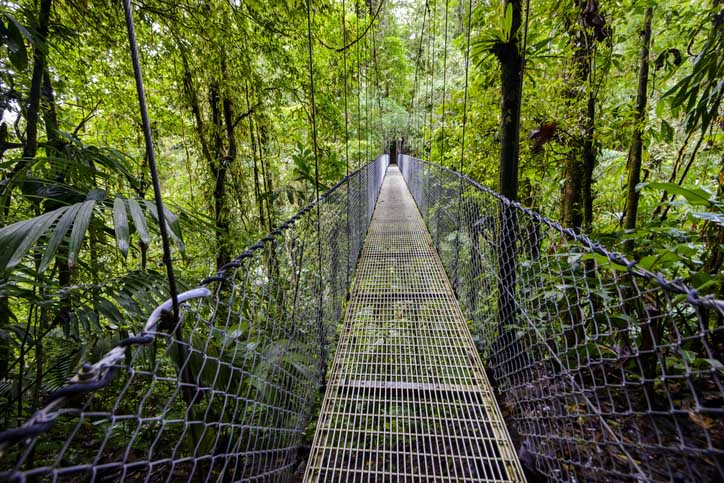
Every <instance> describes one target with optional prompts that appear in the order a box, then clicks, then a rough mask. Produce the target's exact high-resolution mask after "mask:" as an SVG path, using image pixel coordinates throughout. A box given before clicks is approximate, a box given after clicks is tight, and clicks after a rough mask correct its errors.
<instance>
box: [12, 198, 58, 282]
mask: <svg viewBox="0 0 724 483" xmlns="http://www.w3.org/2000/svg"><path fill="white" fill-rule="evenodd" d="M63 211H64V210H62V209H58V210H53V211H51V212H49V213H45V214H44V215H40V216H37V217H35V218H31V219H29V220H25V221H21V222H18V223H13V224H12V225H10V226H7V227H5V228H3V229H0V246H2V247H3V250H7V253H12V256H11V257H10V259H9V260H8V261H7V263H6V264H5V266H4V267H2V268H3V269H4V270H10V269H12V268H14V267H15V266H17V265H18V264H19V263H20V261H21V260H22V259H23V257H24V256H25V255H26V254H27V253H28V251H29V250H30V248H32V246H33V245H35V242H37V241H38V239H39V238H40V237H41V236H43V235H44V234H45V233H46V232H47V231H48V229H49V228H50V226H51V225H52V224H53V223H54V222H55V220H57V219H58V217H59V216H60V215H61V214H62V213H63Z"/></svg>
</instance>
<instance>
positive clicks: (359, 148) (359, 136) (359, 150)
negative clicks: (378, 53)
mask: <svg viewBox="0 0 724 483" xmlns="http://www.w3.org/2000/svg"><path fill="white" fill-rule="evenodd" d="M354 10H355V15H354V16H355V37H358V36H359V13H360V12H359V0H355V2H354ZM359 44H360V42H359V41H358V42H356V43H355V52H356V54H357V169H359V168H361V167H362V61H361V60H360V49H359Z"/></svg>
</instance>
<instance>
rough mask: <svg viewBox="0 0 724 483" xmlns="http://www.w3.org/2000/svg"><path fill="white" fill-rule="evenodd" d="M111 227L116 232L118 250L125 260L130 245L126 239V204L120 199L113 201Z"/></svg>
mask: <svg viewBox="0 0 724 483" xmlns="http://www.w3.org/2000/svg"><path fill="white" fill-rule="evenodd" d="M113 227H114V229H115V232H116V243H117V244H118V249H119V250H120V251H121V253H122V254H123V258H126V257H127V256H128V248H129V245H130V242H129V239H128V214H127V213H126V203H125V202H124V201H123V198H120V197H118V198H116V199H115V200H113Z"/></svg>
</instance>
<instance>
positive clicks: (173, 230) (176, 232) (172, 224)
mask: <svg viewBox="0 0 724 483" xmlns="http://www.w3.org/2000/svg"><path fill="white" fill-rule="evenodd" d="M144 202H145V203H146V208H148V211H150V212H151V215H152V216H153V218H154V219H155V220H156V221H157V222H160V221H159V219H158V210H156V205H155V203H154V202H153V201H149V200H145V201H144ZM163 211H164V214H165V216H164V220H165V222H166V227H167V228H168V232H169V234H170V235H171V238H173V239H174V240H175V241H176V245H177V246H178V249H179V251H181V252H183V251H185V250H186V246H185V245H184V241H183V238H181V226H180V224H179V222H178V218H177V217H176V215H174V214H173V213H171V212H170V211H169V210H168V208H166V207H165V206H164V207H163ZM169 215H170V216H169Z"/></svg>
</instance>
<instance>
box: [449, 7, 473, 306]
mask: <svg viewBox="0 0 724 483" xmlns="http://www.w3.org/2000/svg"><path fill="white" fill-rule="evenodd" d="M446 1H447V0H446ZM472 5H473V0H468V22H467V29H466V32H465V87H464V89H463V92H464V94H463V131H462V134H461V140H460V164H459V167H458V172H459V173H460V177H459V179H460V185H459V187H458V209H457V211H458V212H457V221H456V223H457V225H456V227H457V230H456V231H455V261H454V263H453V289H454V290H455V291H456V292H457V289H458V263H459V261H460V231H461V229H462V226H461V225H462V205H463V175H464V174H465V173H464V172H463V168H464V164H465V128H466V127H467V121H468V75H469V69H470V31H471V29H472V17H473V7H472Z"/></svg>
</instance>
